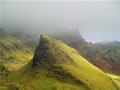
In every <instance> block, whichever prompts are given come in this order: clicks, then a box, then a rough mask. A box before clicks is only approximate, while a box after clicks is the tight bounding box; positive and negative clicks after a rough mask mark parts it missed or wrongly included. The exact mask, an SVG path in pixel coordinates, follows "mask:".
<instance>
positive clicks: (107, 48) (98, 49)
mask: <svg viewBox="0 0 120 90" xmlns="http://www.w3.org/2000/svg"><path fill="white" fill-rule="evenodd" d="M52 36H53V37H54V38H56V39H57V40H62V41H63V42H64V43H66V44H68V45H69V46H71V47H73V48H75V49H76V50H78V51H79V53H80V55H82V56H83V57H85V58H86V59H87V60H88V61H89V62H91V63H92V64H94V65H96V66H97V67H98V68H100V69H101V70H103V71H105V72H109V73H112V74H117V75H120V69H119V68H120V66H119V64H120V55H119V53H120V42H117V41H114V42H109V43H107V42H106V43H96V44H93V43H88V42H87V41H85V40H84V38H83V37H82V36H81V35H80V34H79V32H77V31H69V32H59V33H54V34H53V35H52ZM103 61H104V62H105V63H104V62H103ZM100 63H104V64H106V65H105V66H104V65H101V64H100Z"/></svg>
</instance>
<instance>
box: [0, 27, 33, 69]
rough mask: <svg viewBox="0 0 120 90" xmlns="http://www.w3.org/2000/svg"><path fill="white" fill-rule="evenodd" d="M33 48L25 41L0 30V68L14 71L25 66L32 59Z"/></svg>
mask: <svg viewBox="0 0 120 90" xmlns="http://www.w3.org/2000/svg"><path fill="white" fill-rule="evenodd" d="M33 53H34V48H33V47H32V46H31V44H29V41H27V40H26V39H21V38H18V37H15V36H14V35H12V34H10V33H8V32H6V31H4V30H3V29H0V66H1V67H3V66H4V67H5V68H7V69H8V71H15V70H18V69H19V68H21V67H22V66H24V65H25V64H27V63H28V62H29V61H30V60H31V59H32V57H33Z"/></svg>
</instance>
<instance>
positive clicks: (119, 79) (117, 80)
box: [107, 74, 120, 87]
mask: <svg viewBox="0 0 120 90" xmlns="http://www.w3.org/2000/svg"><path fill="white" fill-rule="evenodd" d="M107 75H108V76H110V77H111V79H112V80H113V81H114V82H115V83H116V84H117V85H118V86H119V87H120V76H117V75H113V74H107Z"/></svg>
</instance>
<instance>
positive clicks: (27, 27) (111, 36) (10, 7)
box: [0, 1, 120, 42]
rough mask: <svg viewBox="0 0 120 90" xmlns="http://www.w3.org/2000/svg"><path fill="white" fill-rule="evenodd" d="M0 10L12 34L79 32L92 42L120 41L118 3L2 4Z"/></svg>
mask: <svg viewBox="0 0 120 90" xmlns="http://www.w3.org/2000/svg"><path fill="white" fill-rule="evenodd" d="M0 11H1V12H0V21H1V22H0V26H1V27H3V28H4V29H6V30H9V31H21V30H24V31H25V32H29V33H37V34H40V33H46V32H48V33H51V32H56V31H68V32H69V30H79V31H80V33H81V35H82V36H83V37H84V38H85V40H87V41H89V42H101V41H106V40H107V41H113V40H117V41H120V2H119V1H96V2H95V1H2V2H1V3H0Z"/></svg>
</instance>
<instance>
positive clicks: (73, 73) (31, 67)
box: [8, 35, 118, 90]
mask: <svg viewBox="0 0 120 90" xmlns="http://www.w3.org/2000/svg"><path fill="white" fill-rule="evenodd" d="M8 78H9V82H13V83H14V82H15V83H18V84H17V85H15V86H14V87H12V88H11V90H14V89H15V88H21V89H20V90H24V89H25V90H117V89H118V87H117V85H116V84H115V83H114V82H113V81H112V80H111V79H110V77H108V76H107V75H106V74H105V73H104V72H102V71H101V70H99V69H98V68H96V67H95V66H93V65H92V64H90V63H89V62H88V61H87V60H86V59H85V58H83V57H82V56H80V55H79V53H78V52H77V51H76V50H75V49H73V48H71V47H69V46H67V45H66V44H64V43H63V42H62V41H59V40H55V39H53V38H51V37H49V36H47V35H42V36H41V39H40V44H39V46H38V47H37V49H36V52H35V56H34V58H33V60H32V61H31V62H30V63H28V64H27V65H26V66H25V67H24V68H22V69H21V70H19V71H17V72H14V73H12V74H11V75H9V77H8ZM15 90H16V89H15Z"/></svg>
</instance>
